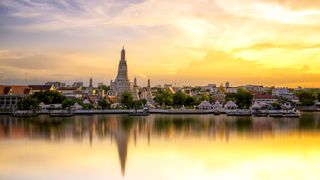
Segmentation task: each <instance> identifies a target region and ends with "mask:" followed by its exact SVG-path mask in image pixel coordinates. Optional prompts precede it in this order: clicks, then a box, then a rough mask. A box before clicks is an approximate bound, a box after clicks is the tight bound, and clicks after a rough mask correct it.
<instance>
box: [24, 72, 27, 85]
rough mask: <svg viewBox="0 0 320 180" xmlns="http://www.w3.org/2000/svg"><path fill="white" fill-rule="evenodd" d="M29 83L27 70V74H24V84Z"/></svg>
mask: <svg viewBox="0 0 320 180" xmlns="http://www.w3.org/2000/svg"><path fill="white" fill-rule="evenodd" d="M27 83H28V72H25V74H24V84H25V85H28V84H27Z"/></svg>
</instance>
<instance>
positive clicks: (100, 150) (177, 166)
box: [0, 113, 320, 180]
mask: <svg viewBox="0 0 320 180" xmlns="http://www.w3.org/2000/svg"><path fill="white" fill-rule="evenodd" d="M48 118H49V117H48V116H40V117H36V118H14V117H11V116H0V162H1V164H0V179H128V180H129V179H130V180H135V179H139V180H141V179H142V180H143V179H146V180H148V179H155V180H175V179H183V180H188V179H235V177H236V179H246V180H247V179H318V175H317V172H319V170H320V144H319V142H320V133H319V132H320V124H319V121H320V113H303V114H302V116H301V117H300V118H277V119H275V118H265V117H259V118H258V117H228V116H225V115H220V116H214V115H200V116H199V115H196V116H193V115H187V116H185V115H150V116H148V117H130V116H127V115H93V116H74V117H70V118H63V121H61V122H60V121H57V122H56V123H52V122H50V123H48V122H47V121H45V120H46V119H48ZM55 120H60V119H59V118H58V119H55Z"/></svg>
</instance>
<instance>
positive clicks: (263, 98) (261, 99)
mask: <svg viewBox="0 0 320 180" xmlns="http://www.w3.org/2000/svg"><path fill="white" fill-rule="evenodd" d="M276 101H277V97H275V96H272V95H268V94H255V95H254V102H256V103H258V104H272V103H274V102H276Z"/></svg>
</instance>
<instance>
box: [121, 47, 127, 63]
mask: <svg viewBox="0 0 320 180" xmlns="http://www.w3.org/2000/svg"><path fill="white" fill-rule="evenodd" d="M120 60H121V61H125V60H126V51H125V49H124V46H122V50H121V58H120Z"/></svg>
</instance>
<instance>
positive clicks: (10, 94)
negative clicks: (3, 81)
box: [0, 85, 32, 110]
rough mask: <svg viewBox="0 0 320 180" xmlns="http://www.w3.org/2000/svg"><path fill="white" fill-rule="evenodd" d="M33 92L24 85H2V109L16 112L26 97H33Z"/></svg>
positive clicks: (0, 105) (0, 95) (0, 102)
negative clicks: (18, 105) (20, 102)
mask: <svg viewBox="0 0 320 180" xmlns="http://www.w3.org/2000/svg"><path fill="white" fill-rule="evenodd" d="M31 93H32V90H31V88H30V87H28V86H24V85H0V109H2V110H15V109H16V108H17V104H18V102H19V101H21V100H22V99H23V98H24V97H26V96H28V95H31Z"/></svg>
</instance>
